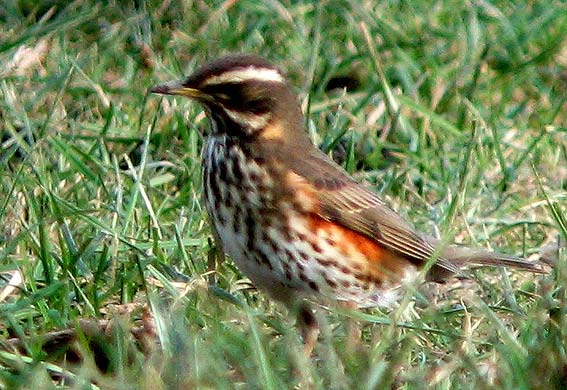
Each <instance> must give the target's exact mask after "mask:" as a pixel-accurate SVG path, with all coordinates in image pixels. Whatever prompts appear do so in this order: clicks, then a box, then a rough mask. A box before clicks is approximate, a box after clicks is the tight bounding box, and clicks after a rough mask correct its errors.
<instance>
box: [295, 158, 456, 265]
mask: <svg viewBox="0 0 567 390" xmlns="http://www.w3.org/2000/svg"><path fill="white" fill-rule="evenodd" d="M308 157H309V158H306V159H302V160H303V161H302V162H301V163H300V164H297V165H296V166H294V168H293V170H294V172H295V173H296V174H298V175H299V176H300V177H302V178H303V179H304V180H305V181H307V182H308V183H309V184H310V185H311V186H313V187H314V189H315V191H314V194H315V197H316V198H317V204H318V207H317V210H316V212H317V213H318V214H319V216H320V217H321V218H323V219H325V220H328V221H331V222H335V223H338V224H341V225H342V226H344V227H346V228H348V229H351V230H353V231H356V232H359V233H361V234H363V235H365V236H367V237H369V238H371V239H373V240H375V241H376V242H377V243H379V244H380V245H383V246H384V247H385V248H387V249H389V250H391V251H393V252H395V253H398V254H400V255H402V256H404V257H405V258H407V259H408V260H409V261H411V262H413V263H414V264H417V265H422V264H424V263H425V262H427V260H428V259H430V258H432V257H436V258H437V260H436V263H435V265H436V266H437V267H441V268H442V269H443V270H445V271H449V272H451V273H453V272H456V271H457V270H458V267H457V266H456V265H454V264H452V263H451V262H449V261H448V260H446V259H444V258H443V257H441V256H440V255H439V254H438V253H436V251H435V247H434V246H432V245H431V244H430V243H428V242H427V241H426V240H424V239H423V238H422V237H421V236H420V235H419V234H418V233H417V232H416V231H415V230H414V229H413V228H412V227H411V226H409V225H408V223H407V222H406V221H405V220H403V219H402V218H401V217H400V216H399V215H398V214H397V213H396V212H394V211H393V210H392V209H390V208H389V207H388V206H387V205H386V204H385V203H384V201H383V200H382V199H380V198H379V197H378V196H377V195H376V194H374V193H373V192H371V191H369V190H368V189H366V188H365V187H363V186H362V185H360V184H358V183H356V182H355V181H354V180H353V179H351V178H350V176H348V174H347V173H346V172H345V171H344V170H343V169H342V168H341V167H339V166H338V165H336V164H335V163H334V162H333V161H332V160H330V159H329V158H328V157H327V156H326V155H324V154H323V153H313V154H312V155H309V156H308Z"/></svg>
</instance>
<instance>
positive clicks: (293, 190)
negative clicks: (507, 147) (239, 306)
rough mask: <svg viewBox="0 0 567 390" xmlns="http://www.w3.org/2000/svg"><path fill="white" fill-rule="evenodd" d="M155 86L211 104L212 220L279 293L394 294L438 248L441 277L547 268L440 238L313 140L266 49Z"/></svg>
mask: <svg viewBox="0 0 567 390" xmlns="http://www.w3.org/2000/svg"><path fill="white" fill-rule="evenodd" d="M152 92H155V93H160V94H169V95H181V96H187V97H190V98H192V99H195V100H196V101H198V102H199V103H200V104H201V105H202V106H203V107H204V108H205V110H206V113H207V115H208V117H209V119H210V121H211V124H212V128H211V130H210V132H209V133H208V135H207V137H206V144H205V146H204V148H203V155H202V159H203V161H202V169H203V171H202V173H203V184H204V191H205V204H206V208H207V211H208V213H209V216H210V219H211V221H212V224H213V226H214V229H215V230H216V232H217V233H218V236H219V237H220V241H221V242H222V246H223V248H224V250H225V251H226V252H227V253H228V254H229V255H230V256H231V257H232V258H233V259H234V261H235V262H236V265H237V266H238V268H239V269H240V270H241V271H242V272H243V273H244V274H245V275H246V276H248V277H249V278H250V280H251V281H252V282H253V283H254V284H255V285H256V287H258V288H260V289H263V290H267V291H268V292H269V293H270V295H272V296H273V297H274V298H276V299H278V300H280V301H283V302H285V303H287V304H291V303H293V302H295V301H297V300H298V299H302V298H304V297H309V296H320V297H321V296H322V297H325V298H327V299H329V300H335V301H346V302H350V303H352V304H354V305H356V306H359V307H370V306H384V305H388V304H390V303H391V302H392V301H393V300H394V299H395V298H396V296H397V295H398V291H399V289H400V287H401V286H402V285H403V284H404V283H405V281H406V280H411V277H412V275H414V274H416V272H417V271H418V270H419V269H420V268H421V267H422V266H424V265H425V264H426V263H427V261H428V260H429V259H431V258H436V260H435V263H434V264H433V266H432V267H431V269H430V273H431V274H432V275H435V276H436V277H437V278H445V277H447V276H448V275H450V274H453V273H455V272H457V271H458V270H459V268H461V266H463V265H464V264H467V263H472V264H490V265H506V266H512V267H516V268H522V269H526V270H531V271H535V272H539V271H540V269H539V267H538V266H537V265H534V264H532V263H530V262H527V261H525V260H522V259H519V258H516V257H512V256H506V255H501V254H496V253H491V252H487V251H484V250H479V249H470V248H463V247H457V246H449V247H445V248H437V243H436V242H434V241H432V240H430V239H427V238H424V236H422V235H420V234H419V233H418V232H416V231H415V230H414V229H413V228H412V227H411V226H410V225H409V224H408V223H407V222H406V221H404V220H403V219H402V218H401V217H400V216H399V215H398V214H397V213H396V212H394V211H393V210H392V209H390V208H389V207H388V206H387V205H386V204H385V203H384V201H383V200H382V199H380V197H378V196H377V195H376V194H375V193H373V192H371V191H369V190H368V189H367V188H366V187H364V186H362V185H360V184H358V183H357V182H356V181H354V180H353V178H352V177H351V176H349V174H348V173H347V172H345V171H344V170H343V169H342V168H341V167H340V166H339V165H337V164H335V163H334V162H333V161H332V160H331V159H330V158H329V157H327V156H326V155H325V154H324V153H322V152H321V151H320V150H319V149H317V148H316V147H315V146H314V145H313V144H312V143H311V141H310V140H309V138H308V136H307V133H306V132H305V129H304V117H303V114H302V112H301V109H300V106H299V103H298V99H297V97H296V95H295V94H294V92H293V91H292V89H291V88H290V86H289V85H288V83H287V81H286V78H285V76H284V75H283V73H282V72H281V71H280V70H279V69H278V68H276V67H274V66H273V65H272V64H270V63H269V62H267V61H265V60H264V59H261V58H259V57H256V56H252V55H233V56H228V57H224V58H221V59H219V60H216V61H214V62H212V63H211V64H209V65H206V66H204V67H202V68H201V69H199V70H198V71H197V72H195V73H194V74H193V75H191V76H190V77H189V78H187V79H186V80H184V81H181V82H177V83H171V84H166V85H162V86H158V87H155V88H153V89H152ZM303 315H304V316H305V317H306V318H305V321H307V322H312V320H313V318H312V317H310V314H308V313H303Z"/></svg>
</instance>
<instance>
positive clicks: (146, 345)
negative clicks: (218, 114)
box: [0, 0, 567, 389]
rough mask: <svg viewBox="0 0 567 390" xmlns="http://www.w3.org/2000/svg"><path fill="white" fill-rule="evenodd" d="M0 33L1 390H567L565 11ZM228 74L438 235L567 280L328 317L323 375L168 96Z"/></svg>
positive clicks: (318, 16) (7, 12)
mask: <svg viewBox="0 0 567 390" xmlns="http://www.w3.org/2000/svg"><path fill="white" fill-rule="evenodd" d="M0 27H1V28H0V133H1V135H2V148H1V149H0V173H1V175H0V191H1V192H0V221H1V224H0V388H7V389H8V388H9V389H20V388H22V389H23V388H25V389H31V388H39V389H49V388H73V389H130V388H142V389H181V388H187V389H193V388H200V389H212V388H214V389H216V388H219V389H224V388H227V389H232V388H238V389H255V388H258V389H288V388H302V389H303V388H305V389H307V388H309V389H350V388H361V389H365V388H368V389H389V388H395V389H421V388H439V389H485V388H502V389H538V388H541V389H553V388H565V387H564V386H565V383H567V320H566V314H567V313H566V311H567V292H566V286H567V266H566V265H565V262H566V260H567V255H566V253H565V252H566V251H565V250H564V244H563V245H562V244H561V243H564V242H566V240H567V207H565V206H566V204H567V127H566V125H565V124H566V123H567V102H566V97H567V92H566V91H567V5H566V4H565V3H563V2H562V1H559V0H551V1H543V0H539V1H524V2H493V3H491V2H488V1H482V0H478V1H476V0H475V1H465V2H461V1H454V0H453V1H451V0H439V1H434V2H428V1H415V2H412V1H399V0H398V1H394V0H391V1H381V2H374V1H360V2H359V1H353V0H350V1H349V0H327V1H321V2H309V1H306V0H297V1H291V0H282V1H277V0H269V1H266V2H256V1H251V0H241V1H238V0H232V1H231V0H226V1H224V2H220V1H212V0H210V1H209V0H195V1H191V0H187V1H182V0H169V1H167V0H166V1H158V0H151V1H148V2H144V1H94V0H77V1H73V2H68V1H61V0H60V1H58V0H52V1H48V0H40V1H29V0H20V1H17V0H12V1H10V0H9V1H5V2H3V4H2V5H0ZM230 52H249V53H256V54H258V55H261V56H263V57H265V58H267V59H269V60H270V61H272V62H273V63H275V64H277V65H278V66H279V67H280V68H281V69H282V70H284V71H285V73H286V74H287V75H288V76H289V80H290V83H291V84H292V85H293V86H294V88H295V90H296V92H297V93H298V94H299V97H300V100H301V103H302V107H303V108H304V112H305V113H306V128H307V131H308V132H309V134H310V136H311V139H312V140H313V142H314V143H316V144H317V145H319V146H320V147H321V148H322V149H323V150H324V151H325V152H327V153H329V155H331V156H332V157H333V158H334V159H335V160H336V161H337V162H339V163H340V164H341V165H343V166H344V167H345V168H346V169H347V170H348V171H349V172H351V173H352V174H353V175H354V176H355V177H356V178H357V180H359V181H361V182H364V183H366V184H367V185H368V186H369V187H370V188H372V190H373V191H375V192H377V193H379V194H381V196H382V197H383V198H385V199H386V200H387V201H388V203H389V204H390V205H391V206H392V208H394V209H395V210H397V211H399V213H400V214H401V215H403V216H404V217H405V218H406V219H408V220H410V221H412V223H413V224H414V225H415V227H416V228H417V229H418V230H419V231H422V232H424V233H426V234H430V235H434V236H437V237H439V238H441V239H444V240H448V241H449V242H457V243H462V244H467V245H470V246H478V247H484V248H491V249H498V250H499V251H502V252H505V253H510V254H515V255H518V256H523V257H527V258H533V259H536V258H539V257H540V255H541V254H543V255H544V258H545V259H546V261H547V262H549V263H551V264H554V267H553V268H552V267H549V268H548V269H549V271H550V272H549V273H547V274H545V275H536V274H531V273H526V272H519V271H515V270H504V269H500V268H483V269H478V268H477V269H470V270H467V271H466V272H464V273H463V274H462V275H459V277H456V278H453V279H451V280H449V281H448V282H447V283H445V284H442V285H437V284H432V283H425V284H423V285H421V286H416V289H415V290H413V291H408V293H407V294H406V296H405V297H404V299H403V300H402V301H401V303H400V304H399V305H398V306H396V307H395V308H393V309H392V310H378V309H372V310H365V311H352V312H348V311H338V310H337V309H331V308H329V309H327V308H324V307H318V310H317V316H318V318H319V320H320V321H321V323H322V334H321V337H320V342H319V343H318V344H317V346H316V347H315V350H314V352H313V354H312V356H310V357H306V356H305V355H304V354H303V353H302V348H303V345H302V341H301V338H300V335H299V331H298V329H297V328H296V327H295V324H294V319H293V316H292V315H290V313H288V312H287V311H286V309H285V308H283V307H282V306H280V305H279V304H278V303H276V302H273V301H271V300H270V299H268V297H267V296H266V295H265V294H263V293H262V292H261V291H256V290H255V289H254V288H253V286H251V285H250V283H249V281H248V280H247V279H246V278H245V277H244V276H243V275H242V274H241V273H240V272H239V271H238V269H236V267H235V266H234V264H233V263H232V262H231V261H230V258H226V259H224V258H223V256H222V254H221V253H220V251H219V250H218V248H217V246H216V245H215V242H214V240H213V238H212V234H211V230H210V227H209V224H208V221H207V217H206V214H205V210H204V208H203V202H202V190H201V178H200V149H201V146H202V144H203V137H204V134H206V131H207V126H208V121H207V119H206V118H205V116H204V113H203V111H202V109H201V107H199V106H198V105H196V104H194V103H193V102H190V101H188V100H186V99H182V98H163V97H161V96H157V95H152V94H150V93H149V89H150V88H151V87H152V86H154V85H156V84H159V83H162V82H164V81H170V80H176V79H180V78H182V77H183V76H184V75H187V74H189V73H190V72H191V71H193V70H195V69H196V68H197V67H198V66H200V65H202V64H204V63H206V62H207V61H209V60H211V59H214V58H217V57H218V56H220V55H222V54H226V53H230ZM354 322H356V323H358V325H359V326H360V327H361V330H362V333H361V337H360V340H358V339H356V340H353V339H352V337H349V329H350V327H351V324H353V323H354Z"/></svg>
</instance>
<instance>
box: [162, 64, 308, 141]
mask: <svg viewBox="0 0 567 390" xmlns="http://www.w3.org/2000/svg"><path fill="white" fill-rule="evenodd" d="M152 92H154V93H159V94H167V95H179V96H186V97H189V98H192V99H194V100H196V101H198V102H199V103H200V104H202V105H203V106H204V108H205V110H206V111H207V114H208V116H209V117H210V119H211V121H212V122H213V129H212V132H213V134H226V135H229V136H236V137H253V138H256V137H262V138H272V139H273V138H278V137H282V136H284V135H289V133H290V132H303V130H302V126H303V124H302V123H303V120H302V113H301V110H300V108H299V104H298V101H297V97H296V95H295V94H294V93H293V91H292V90H291V88H290V86H289V85H288V83H287V80H286V78H285V76H284V75H283V73H282V72H281V71H280V70H279V69H278V68H277V67H275V66H274V65H272V64H270V63H269V62H268V61H266V60H264V59H262V58H260V57H257V56H254V55H242V54H241V55H230V56H226V57H223V58H220V59H218V60H216V61H214V62H212V63H210V64H208V65H205V66H203V67H202V68H200V69H198V70H197V71H196V72H195V73H193V74H192V75H191V76H189V77H188V78H187V79H185V80H183V81H178V82H173V83H168V84H164V85H160V86H157V87H154V88H153V89H152ZM283 129H285V131H284V130H283Z"/></svg>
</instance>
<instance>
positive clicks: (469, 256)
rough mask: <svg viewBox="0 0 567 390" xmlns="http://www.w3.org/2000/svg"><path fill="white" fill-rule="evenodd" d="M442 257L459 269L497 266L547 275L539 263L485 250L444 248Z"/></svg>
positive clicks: (457, 247)
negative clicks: (469, 266) (476, 266)
mask: <svg viewBox="0 0 567 390" xmlns="http://www.w3.org/2000/svg"><path fill="white" fill-rule="evenodd" d="M441 253H442V254H441V257H443V258H445V259H447V260H448V261H449V262H451V263H453V264H455V265H456V266H457V267H463V266H468V265H495V266H505V267H512V268H517V269H522V270H526V271H531V272H535V273H545V270H544V269H543V266H542V264H541V263H540V262H538V261H529V260H526V259H523V258H520V257H516V256H510V255H505V254H501V253H496V252H490V251H487V250H484V249H473V248H468V247H461V246H455V245H451V246H447V247H446V248H443V250H442V252H441Z"/></svg>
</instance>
